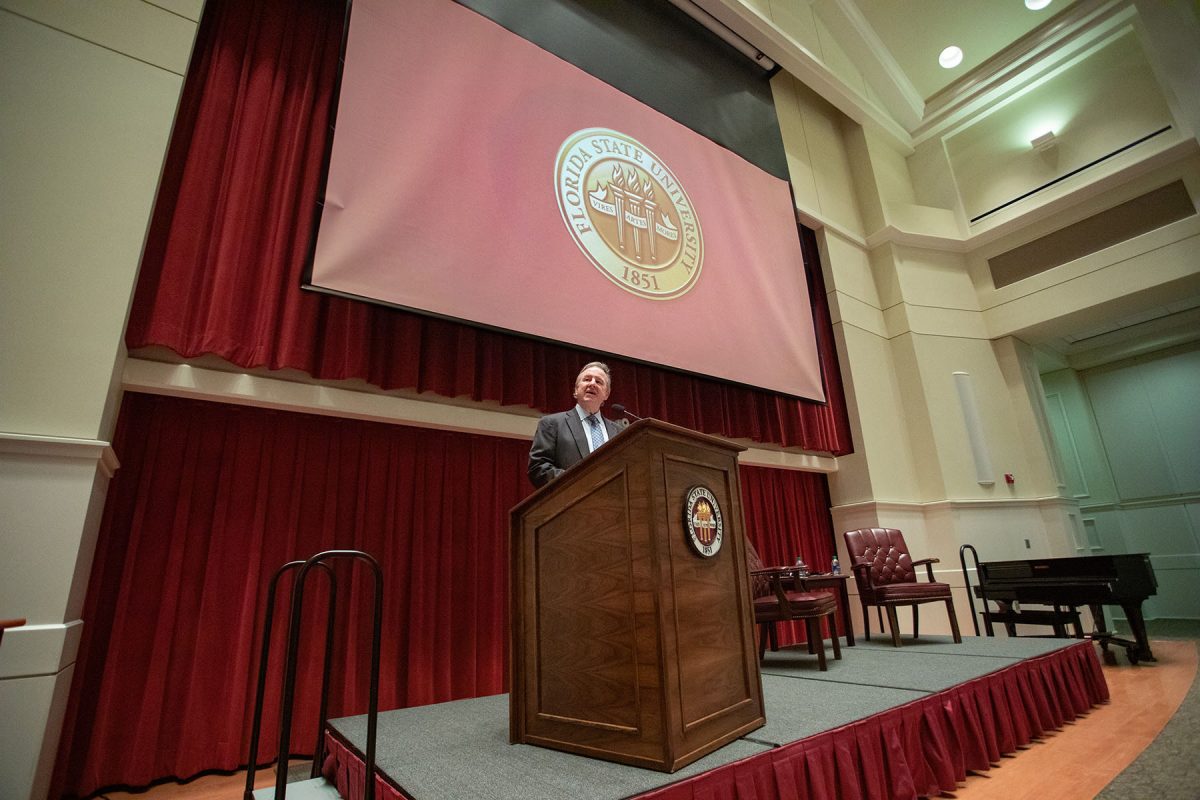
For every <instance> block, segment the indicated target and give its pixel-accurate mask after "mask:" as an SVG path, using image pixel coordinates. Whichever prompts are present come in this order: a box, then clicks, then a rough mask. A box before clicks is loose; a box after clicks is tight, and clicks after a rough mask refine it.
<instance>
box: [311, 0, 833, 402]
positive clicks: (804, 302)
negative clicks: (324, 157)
mask: <svg viewBox="0 0 1200 800" xmlns="http://www.w3.org/2000/svg"><path fill="white" fill-rule="evenodd" d="M649 77H650V78H651V79H652V78H653V76H649ZM308 282H309V284H310V285H311V286H312V287H314V288H317V289H320V290H324V291H329V292H334V293H337V294H341V295H348V296H353V297H359V298H364V299H368V300H371V301H374V302H379V303H384V304H388V305H393V306H398V307H403V308H408V309H414V310H418V311H422V312H427V313H431V314H435V315H439V316H444V317H449V318H454V319H460V320H465V321H468V322H472V323H476V324H480V325H484V326H487V327H491V328H498V329H503V330H509V331H515V332H518V333H521V334H526V335H530V336H534V337H538V338H542V339H547V340H552V341H558V342H564V343H568V344H571V345H575V346H579V347H583V348H587V349H590V350H593V351H595V352H596V353H597V355H602V354H615V355H618V356H622V357H626V358H630V359H634V360H638V361H643V362H648V363H654V364H660V365H663V366H667V367H670V368H673V369H678V370H683V371H687V372H692V373H697V374H701V375H708V376H712V377H715V378H719V379H723V380H728V381H732V382H736V383H741V384H747V385H751V386H756V387H761V388H764V389H769V390H772V391H776V392H782V393H785V394H789V395H795V396H799V397H804V398H809V399H814V400H823V399H824V395H823V391H822V386H821V374H820V367H819V365H818V360H817V354H816V345H815V338H814V331H813V323H812V316H811V312H810V306H809V298H808V290H807V286H806V282H805V276H804V267H803V260H802V256H801V251H800V241H799V236H798V232H797V230H796V224H795V221H794V216H793V205H792V201H791V195H790V191H789V188H788V185H787V183H786V182H784V181H781V180H779V179H778V178H775V177H773V176H771V175H769V174H767V173H766V172H764V171H763V170H761V169H759V168H758V167H756V166H754V165H752V164H750V163H749V162H747V161H745V160H744V159H742V158H741V157H740V156H738V155H735V154H734V153H732V152H730V151H728V150H726V149H724V148H722V147H720V146H718V145H716V144H714V143H713V142H711V141H710V140H708V139H706V138H704V137H703V136H701V135H699V134H697V133H695V132H693V131H692V130H690V129H689V128H686V127H684V126H683V125H680V124H679V123H677V122H675V121H674V120H671V119H669V118H667V117H665V116H663V115H662V114H660V113H658V112H657V111H655V110H653V109H651V108H649V107H648V106H646V105H644V104H642V103H640V102H638V101H637V100H634V99H633V98H630V97H628V96H627V95H625V94H622V93H621V92H619V91H617V90H616V89H614V88H612V87H611V86H609V85H608V84H606V83H603V82H602V81H600V80H597V79H596V78H593V77H592V76H590V75H588V74H586V73H585V72H583V71H581V70H580V69H578V68H576V67H575V66H572V65H571V64H569V63H567V62H565V61H563V60H561V59H559V58H558V57H557V56H554V55H552V54H550V53H548V52H546V51H544V50H542V49H540V48H538V47H537V46H535V45H533V44H531V43H529V42H527V41H525V40H524V39H521V38H520V37H517V36H515V35H514V34H512V33H510V32H508V31H507V30H505V29H503V28H501V27H500V26H498V25H496V24H494V23H493V22H491V21H490V20H488V19H486V18H484V17H482V16H480V15H478V14H477V13H475V12H474V11H471V10H470V9H467V8H464V7H463V6H460V5H458V4H457V3H454V2H451V1H450V0H405V2H402V3H397V2H393V1H392V0H355V2H354V6H353V13H352V16H351V20H350V29H349V33H348V38H347V45H346V61H345V65H344V68H343V74H342V80H341V91H340V96H339V100H338V110H337V127H336V131H335V135H334V139H333V145H332V150H331V154H330V160H329V166H328V179H327V183H326V188H325V195H324V207H323V210H322V213H321V219H320V225H319V230H318V235H317V239H316V245H315V248H314V256H313V263H312V267H311V272H310V277H309V281H308Z"/></svg>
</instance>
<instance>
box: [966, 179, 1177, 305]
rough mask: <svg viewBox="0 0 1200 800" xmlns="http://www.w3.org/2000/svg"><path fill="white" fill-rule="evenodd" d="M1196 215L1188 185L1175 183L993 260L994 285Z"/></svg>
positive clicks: (991, 264) (1034, 272)
mask: <svg viewBox="0 0 1200 800" xmlns="http://www.w3.org/2000/svg"><path fill="white" fill-rule="evenodd" d="M1195 213H1196V206H1195V205H1194V204H1193V203H1192V198H1191V197H1190V196H1188V192H1187V187H1186V186H1184V185H1183V181H1175V182H1174V183H1169V184H1167V185H1166V186H1164V187H1162V188H1161V189H1155V190H1154V191H1152V192H1147V193H1146V194H1144V195H1142V196H1141V197H1135V198H1134V199H1132V200H1129V201H1127V202H1124V203H1121V205H1119V206H1114V207H1113V208H1110V209H1108V210H1107V211H1101V212H1100V213H1099V214H1096V215H1095V216H1092V217H1088V218H1087V219H1085V220H1080V221H1079V222H1076V223H1075V224H1074V225H1068V226H1067V227H1065V228H1061V229H1059V230H1057V231H1055V232H1054V233H1051V234H1049V235H1047V236H1043V237H1042V238H1040V239H1034V240H1033V241H1032V242H1029V243H1028V244H1023V245H1021V246H1020V247H1016V248H1014V249H1012V250H1009V251H1008V252H1007V253H1001V254H1000V255H998V256H993V257H992V258H989V259H988V267H989V268H990V269H991V271H992V285H993V286H995V287H996V288H997V289H999V288H1000V287H1001V286H1008V285H1009V284H1011V283H1016V282H1017V281H1019V280H1024V279H1025V278H1028V277H1030V276H1032V275H1037V274H1039V273H1042V272H1045V271H1046V270H1048V269H1053V268H1054V267H1057V266H1060V265H1062V264H1066V263H1068V262H1070V261H1074V260H1075V259H1077V258H1083V257H1084V256H1087V255H1091V254H1092V253H1096V252H1099V251H1101V250H1103V249H1104V248H1106V247H1112V246H1113V245H1115V244H1120V243H1121V242H1123V241H1125V240H1127V239H1132V238H1133V237H1134V236H1139V235H1141V234H1143V233H1146V232H1147V231H1152V230H1154V229H1155V228H1161V227H1162V226H1164V225H1168V224H1170V223H1172V222H1175V221H1177V220H1181V219H1183V218H1184V217H1190V216H1192V215H1193V214H1195Z"/></svg>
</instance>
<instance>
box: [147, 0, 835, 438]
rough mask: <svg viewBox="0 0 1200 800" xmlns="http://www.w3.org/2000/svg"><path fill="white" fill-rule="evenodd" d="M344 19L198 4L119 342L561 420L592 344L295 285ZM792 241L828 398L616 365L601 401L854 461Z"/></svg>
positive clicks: (288, 4)
mask: <svg viewBox="0 0 1200 800" xmlns="http://www.w3.org/2000/svg"><path fill="white" fill-rule="evenodd" d="M343 11H344V5H343V3H342V2H341V0H244V1H243V2H231V1H230V0H211V1H210V2H209V3H208V4H207V5H206V9H205V16H204V19H203V21H202V24H201V27H200V31H199V34H198V39H197V43H196V53H195V56H194V58H193V63H192V67H191V68H190V70H189V73H188V78H187V81H186V83H185V86H184V91H183V96H182V99H181V101H180V102H181V109H180V115H179V122H178V123H177V125H176V130H175V134H174V136H173V138H172V143H171V149H170V153H169V155H168V159H167V164H166V168H165V170H164V174H163V180H162V188H161V189H160V193H159V198H158V203H157V205H156V208H155V214H154V217H153V220H152V223H151V230H150V235H149V240H148V243H147V248H146V254H145V257H144V258H143V262H142V269H141V273H140V276H139V282H138V287H137V290H136V294H135V297H134V302H133V307H132V309H131V313H130V321H129V325H128V327H127V329H126V344H127V346H128V347H129V349H130V350H131V351H137V350H139V349H142V348H151V347H166V348H169V349H171V350H173V351H175V352H176V353H178V354H180V355H182V356H184V357H188V358H192V357H198V356H203V355H216V356H220V357H221V358H223V359H225V360H227V361H229V362H230V363H232V364H234V365H237V366H239V367H243V368H247V369H249V368H258V367H268V368H271V369H297V370H300V371H302V372H305V373H307V374H309V375H312V376H313V377H316V378H320V379H329V380H342V379H359V380H365V381H367V382H369V383H371V384H373V385H375V386H377V387H380V388H383V389H397V388H402V389H413V390H417V391H420V392H433V393H435V394H438V395H441V396H443V397H455V398H456V397H467V398H470V399H472V400H476V401H494V402H497V403H499V404H501V405H521V406H529V407H532V408H535V409H540V410H542V411H547V412H549V411H556V410H558V409H559V408H561V406H562V405H563V404H564V402H567V401H568V400H569V397H570V394H569V387H570V386H571V384H572V382H573V381H574V378H575V374H576V372H578V369H579V367H580V365H581V364H583V363H585V362H587V361H589V360H591V359H592V357H593V354H591V353H589V352H588V351H586V350H582V349H579V348H573V347H567V346H562V345H556V344H552V343H547V342H541V341H533V340H530V339H527V338H524V337H521V336H517V335H513V334H505V333H500V332H496V331H490V330H482V329H478V328H475V327H472V326H470V325H467V324H465V323H457V322H451V321H448V320H441V319H434V318H431V317H426V316H423V315H419V314H416V313H411V312H405V311H400V310H396V309H388V308H383V307H379V306H372V305H370V304H367V303H362V302H356V301H350V300H346V299H342V298H337V297H329V296H326V295H321V294H316V293H312V292H306V291H302V290H301V288H300V284H301V279H302V277H301V276H302V273H303V269H304V266H305V263H306V259H307V257H308V252H309V247H310V243H311V236H312V234H313V229H314V222H315V212H316V203H317V197H318V195H319V192H320V181H321V168H322V163H323V158H324V153H325V148H326V144H327V140H328V135H329V129H330V101H331V98H332V97H333V91H334V84H335V79H336V66H337V57H338V49H339V45H340V40H341V38H340V37H341V30H342V24H343V21H342V14H343ZM801 240H802V250H803V254H804V260H805V262H806V263H805V264H797V265H796V268H797V269H806V267H807V274H808V280H809V285H810V294H811V296H812V302H813V314H814V322H815V324H816V327H817V341H818V346H819V350H820V360H821V366H822V370H823V373H824V378H825V387H826V393H827V398H828V401H827V402H826V403H816V402H811V401H805V400H799V399H796V398H793V397H788V396H785V395H780V394H776V393H773V392H768V391H764V390H759V389H752V388H748V387H744V386H736V385H733V384H729V383H725V382H722V381H718V380H712V379H708V378H704V377H699V376H695V375H688V374H683V373H679V372H675V371H671V370H666V369H662V368H659V367H653V366H648V365H644V364H637V363H634V362H632V361H626V360H623V359H617V358H613V359H610V365H611V366H612V368H613V386H614V396H613V401H614V402H620V403H623V404H624V405H626V406H627V407H628V408H630V409H631V410H633V411H635V412H636V413H638V414H640V415H641V416H653V417H657V418H659V419H663V420H666V421H668V422H673V423H675V424H677V425H682V426H684V427H688V428H692V429H695V430H700V431H706V432H709V433H715V434H719V435H724V436H729V437H737V438H747V439H752V440H755V441H762V442H774V443H778V444H782V445H786V446H796V447H803V448H805V449H808V450H812V451H816V452H829V453H833V454H835V455H843V454H845V453H848V452H850V451H851V441H850V428H849V422H848V417H847V415H846V408H845V400H844V396H843V392H842V386H841V378H840V375H839V372H838V367H837V356H836V351H835V348H834V345H833V338H832V328H831V325H830V318H829V308H828V303H827V300H826V295H825V290H824V286H823V284H822V278H821V269H820V262H819V258H818V252H817V247H816V239H815V236H814V235H813V233H812V231H810V230H808V229H805V228H801ZM727 322H728V324H736V321H727ZM763 346H764V347H766V346H769V344H768V343H764V345H763Z"/></svg>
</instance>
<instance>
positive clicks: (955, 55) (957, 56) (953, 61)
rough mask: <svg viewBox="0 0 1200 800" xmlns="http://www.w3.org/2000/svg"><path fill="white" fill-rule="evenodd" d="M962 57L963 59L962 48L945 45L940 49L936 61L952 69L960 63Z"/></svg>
mask: <svg viewBox="0 0 1200 800" xmlns="http://www.w3.org/2000/svg"><path fill="white" fill-rule="evenodd" d="M962 59H963V52H962V48H961V47H955V46H954V45H950V46H949V47H947V48H946V49H945V50H943V51H942V54H941V55H940V56H938V63H939V64H941V65H942V66H943V67H945V68H946V69H954V68H955V67H957V66H958V65H959V64H961V63H962Z"/></svg>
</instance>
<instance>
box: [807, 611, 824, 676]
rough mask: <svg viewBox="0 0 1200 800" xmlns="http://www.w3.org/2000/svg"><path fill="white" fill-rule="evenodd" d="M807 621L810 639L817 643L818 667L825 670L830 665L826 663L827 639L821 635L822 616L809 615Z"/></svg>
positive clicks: (822, 670)
mask: <svg viewBox="0 0 1200 800" xmlns="http://www.w3.org/2000/svg"><path fill="white" fill-rule="evenodd" d="M805 622H806V623H807V626H808V641H809V642H815V643H816V647H817V669H819V670H821V672H825V671H826V670H828V669H829V667H828V666H827V665H826V663H825V639H824V638H822V636H821V618H820V617H809V618H808V619H807V620H805Z"/></svg>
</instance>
